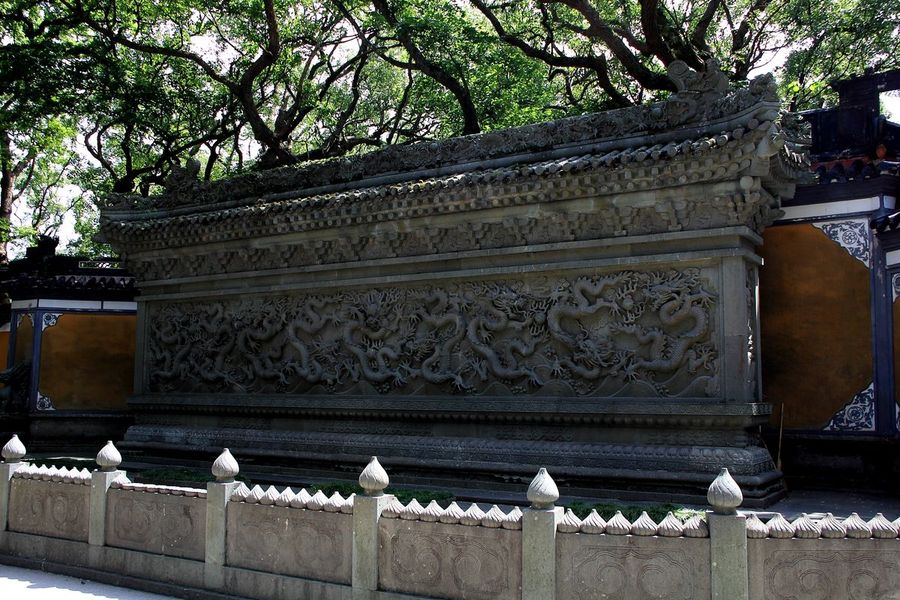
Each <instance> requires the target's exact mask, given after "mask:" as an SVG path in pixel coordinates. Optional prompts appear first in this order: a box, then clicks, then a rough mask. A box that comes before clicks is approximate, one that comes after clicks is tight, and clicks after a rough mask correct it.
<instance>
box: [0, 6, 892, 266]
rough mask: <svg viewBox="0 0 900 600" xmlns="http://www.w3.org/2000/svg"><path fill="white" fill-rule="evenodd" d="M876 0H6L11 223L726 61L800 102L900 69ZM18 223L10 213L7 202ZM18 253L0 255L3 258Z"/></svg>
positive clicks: (565, 101) (1, 27)
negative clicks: (769, 78)
mask: <svg viewBox="0 0 900 600" xmlns="http://www.w3.org/2000/svg"><path fill="white" fill-rule="evenodd" d="M898 33H900V11H898V10H897V6H896V3H892V2H884V1H883V0H830V1H828V2H822V1H821V0H678V1H674V0H518V1H510V0H216V1H213V0H168V1H166V2H158V3H157V2H145V1H142V0H46V1H45V0H0V40H2V44H0V105H2V107H3V110H2V113H0V175H2V180H0V184H2V185H0V194H2V198H0V236H2V240H0V241H2V242H3V245H4V247H5V241H7V240H9V239H12V238H14V237H16V236H20V237H21V236H25V237H27V236H34V235H37V234H39V233H53V232H54V230H55V229H57V228H58V227H59V223H60V214H62V213H63V212H65V211H70V212H71V214H74V215H76V217H77V218H76V230H77V231H78V233H79V234H80V235H81V239H79V240H76V241H75V242H74V244H73V248H74V249H77V250H79V251H84V252H101V251H102V250H103V249H102V248H96V247H94V246H92V244H91V243H90V241H89V237H90V233H91V225H90V223H91V219H95V218H96V210H95V208H93V206H92V203H93V202H94V201H95V200H96V199H97V198H99V197H102V196H103V195H104V194H105V193H108V192H110V191H115V192H124V193H137V194H143V195H148V194H151V193H152V192H153V191H154V189H156V186H159V185H161V184H163V183H164V182H165V180H166V178H167V177H168V176H169V174H170V172H171V171H172V169H173V167H177V166H178V165H181V164H184V163H185V162H186V161H187V160H188V159H194V160H195V161H196V162H195V163H194V164H197V162H198V163H199V164H200V168H199V171H198V175H199V176H200V177H202V178H205V179H211V178H217V177H223V176H227V175H229V174H233V173H235V172H239V171H242V170H246V169H268V168H273V167H278V166H283V165H290V164H295V163H301V162H304V161H310V160H320V159H325V158H330V157H335V156H341V155H344V154H347V153H358V152H365V151H367V150H371V149H373V148H377V147H380V146H384V145H387V144H404V143H410V142H414V141H419V140H428V139H435V138H443V137H448V136H454V135H466V134H474V133H478V132H481V131H488V130H492V129H497V128H503V127H510V126H516V125H522V124H527V123H532V122H538V121H545V120H550V119H554V118H559V117H562V116H567V115H572V114H581V113H585V112H590V111H597V110H604V109H609V108H616V107H621V106H627V105H630V104H634V103H640V102H645V101H649V100H653V99H658V98H662V97H665V96H666V95H667V94H669V93H670V92H671V91H673V89H674V88H673V85H672V83H671V82H670V80H669V79H668V78H667V77H666V76H665V68H666V66H667V65H668V64H670V63H671V62H672V61H674V60H681V61H684V62H685V63H687V64H688V65H689V66H690V67H692V68H694V69H698V70H699V69H703V68H704V65H705V63H706V61H707V59H710V58H715V59H717V60H718V61H719V64H720V65H721V66H722V68H723V70H725V71H726V73H728V75H729V77H730V78H731V80H732V81H733V82H734V85H743V84H744V82H746V80H747V79H748V78H749V77H750V76H751V75H752V74H754V73H755V72H757V71H759V70H760V69H765V68H767V63H768V65H769V68H771V66H772V65H774V64H777V63H783V66H782V67H781V68H780V69H778V71H777V74H778V77H779V84H780V87H781V90H782V95H783V98H784V99H785V101H786V102H787V104H788V105H789V106H790V108H791V109H793V110H803V109H808V108H814V107H818V106H822V105H824V104H827V103H831V102H833V101H834V97H833V92H832V90H830V88H829V87H828V85H827V83H828V81H830V80H833V79H835V78H842V77H847V76H850V75H852V74H854V73H859V72H861V71H862V70H863V69H865V68H867V67H874V68H875V69H876V70H880V69H888V68H896V67H898V66H900V46H898V45H897V44H896V39H897V37H898ZM16 203H19V204H20V205H22V206H23V207H27V208H26V209H25V210H24V211H23V210H21V209H20V212H23V213H24V214H26V215H28V216H27V218H26V219H25V222H22V223H13V222H12V221H11V219H12V215H13V210H14V205H15V204H16ZM3 260H6V252H5V250H4V251H3V252H0V261H3Z"/></svg>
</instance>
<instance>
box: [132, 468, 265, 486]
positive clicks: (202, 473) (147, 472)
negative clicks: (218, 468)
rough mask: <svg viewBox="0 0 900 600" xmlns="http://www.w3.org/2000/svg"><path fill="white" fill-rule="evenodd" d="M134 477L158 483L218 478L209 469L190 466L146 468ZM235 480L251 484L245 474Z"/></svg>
mask: <svg viewBox="0 0 900 600" xmlns="http://www.w3.org/2000/svg"><path fill="white" fill-rule="evenodd" d="M134 478H135V479H136V480H140V481H141V482H144V483H156V484H163V483H168V482H176V483H197V484H202V483H207V482H210V481H215V480H216V478H215V477H213V474H212V473H210V472H209V471H206V470H201V469H191V468H188V467H158V468H152V469H144V470H143V471H140V472H135V474H134ZM235 480H237V481H243V482H244V483H246V484H247V485H250V480H249V479H247V478H246V477H244V476H243V475H238V476H237V477H235Z"/></svg>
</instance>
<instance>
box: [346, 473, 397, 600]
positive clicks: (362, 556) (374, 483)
mask: <svg viewBox="0 0 900 600" xmlns="http://www.w3.org/2000/svg"><path fill="white" fill-rule="evenodd" d="M388 483H389V480H388V474H387V472H386V471H385V470H384V468H383V467H382V466H381V463H379V462H378V459H377V458H376V457H374V456H373V457H372V458H371V459H370V460H369V464H368V465H366V468H365V469H363V471H362V473H360V475H359V485H360V487H361V488H362V489H363V492H364V493H365V495H359V494H357V495H356V497H355V498H354V499H353V566H352V572H351V583H352V585H353V598H354V600H363V599H367V598H373V597H374V596H375V591H376V590H378V550H379V544H378V521H379V519H381V511H382V510H384V507H385V506H387V505H388V503H389V502H391V501H392V500H393V499H394V496H392V495H390V494H385V493H384V489H385V488H386V487H387V486H388Z"/></svg>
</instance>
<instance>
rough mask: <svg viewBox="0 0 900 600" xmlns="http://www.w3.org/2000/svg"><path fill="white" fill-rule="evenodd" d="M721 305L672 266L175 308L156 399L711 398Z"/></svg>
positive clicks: (162, 311) (164, 320) (152, 383)
mask: <svg viewBox="0 0 900 600" xmlns="http://www.w3.org/2000/svg"><path fill="white" fill-rule="evenodd" d="M715 301H716V297H715V295H714V294H713V293H712V292H711V291H710V290H709V289H708V284H707V283H706V282H705V280H703V279H702V278H701V276H700V271H699V269H683V270H675V269H673V270H667V271H622V272H617V273H612V274H605V275H599V276H594V277H579V278H576V279H574V280H557V281H541V282H535V281H529V282H515V281H490V282H466V283H456V284H450V285H447V286H445V287H429V288H421V287H419V288H414V287H411V288H403V287H387V288H382V289H371V290H364V291H342V292H338V293H334V294H331V295H324V294H320V295H305V296H300V295H297V296H283V297H276V298H268V297H260V298H254V299H243V300H238V301H227V300H225V301H213V302H209V303H205V304H197V303H193V304H190V303H177V304H165V305H160V306H156V307H153V309H152V312H151V318H150V323H151V328H150V332H151V333H150V335H149V351H150V352H149V355H150V359H151V361H150V370H149V372H148V377H149V381H148V383H149V388H150V391H154V392H175V391H178V392H257V393H259V392H262V393H302V392H309V393H368V392H370V391H371V390H372V389H373V388H374V389H375V390H377V391H378V392H379V393H382V394H447V393H465V394H473V395H478V394H497V393H511V394H542V393H552V394H554V395H555V394H559V393H567V394H574V395H586V396H592V395H593V396H597V395H602V396H612V395H623V396H629V395H643V396H646V395H658V396H676V395H702V394H707V395H709V394H713V393H715V388H716V371H717V351H716V348H715V344H714V339H715V338H714V336H713V335H712V331H713V328H714V323H713V319H712V316H711V315H712V314H713V312H712V311H711V309H712V307H713V306H714V304H715ZM551 384H552V387H548V386H551ZM498 386H499V387H498ZM560 389H562V390H566V391H564V392H560V391H559V390H560ZM548 390H551V391H548ZM552 390H555V391H552ZM698 390H699V391H698Z"/></svg>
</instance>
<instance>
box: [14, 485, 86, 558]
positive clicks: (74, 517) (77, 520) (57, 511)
mask: <svg viewBox="0 0 900 600" xmlns="http://www.w3.org/2000/svg"><path fill="white" fill-rule="evenodd" d="M90 494H91V488H90V487H88V486H85V485H79V484H72V483H61V482H55V481H39V480H34V479H21V478H17V477H16V478H13V479H12V481H11V489H10V497H9V523H8V527H9V529H10V531H21V532H23V533H34V534H38V535H46V536H50V537H59V538H65V539H69V540H77V541H82V542H87V539H88V527H89V512H88V511H89V501H90Z"/></svg>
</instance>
